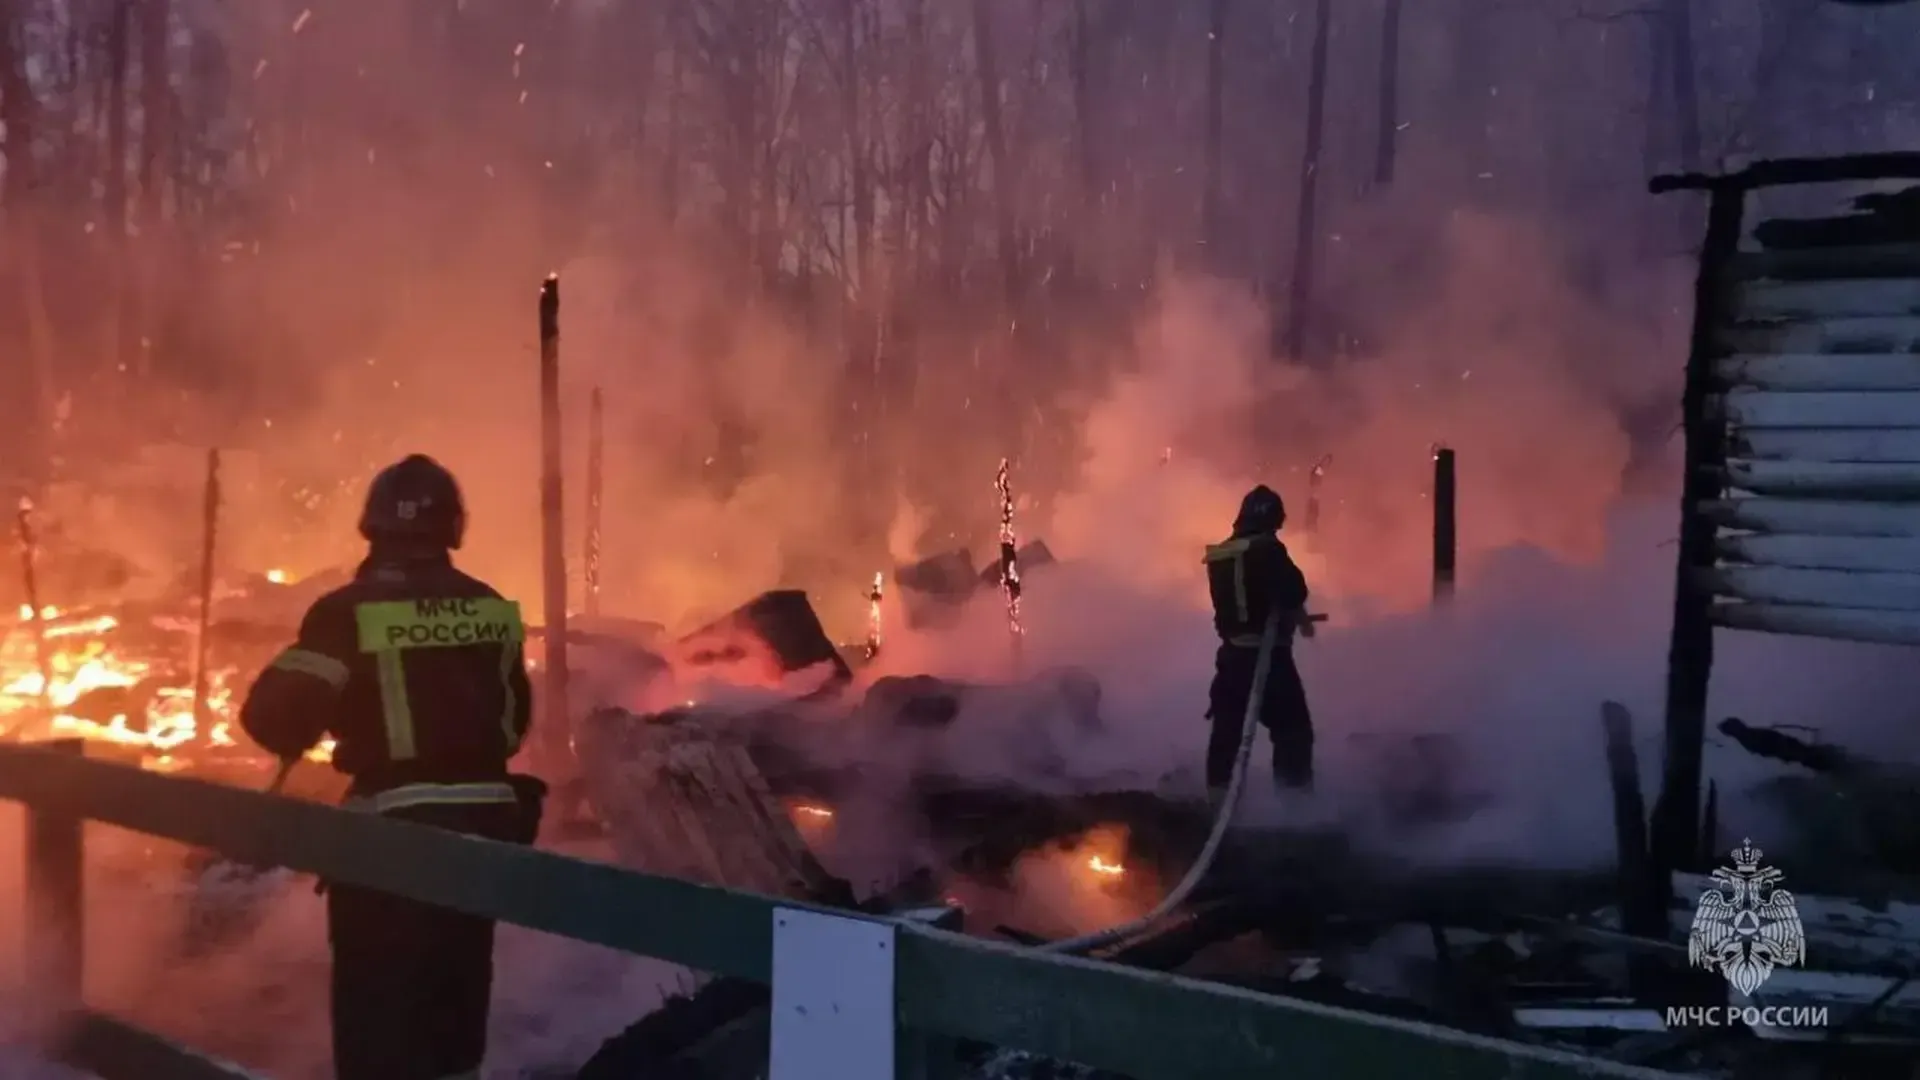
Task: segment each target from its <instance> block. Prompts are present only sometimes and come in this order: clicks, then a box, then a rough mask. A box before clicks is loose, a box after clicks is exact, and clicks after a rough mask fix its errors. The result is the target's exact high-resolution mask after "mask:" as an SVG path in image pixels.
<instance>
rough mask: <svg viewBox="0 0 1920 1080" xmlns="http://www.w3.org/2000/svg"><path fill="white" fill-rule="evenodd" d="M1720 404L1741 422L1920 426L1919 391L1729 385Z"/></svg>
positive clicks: (1729, 417) (1793, 425) (1733, 420)
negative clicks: (1791, 390) (1793, 389)
mask: <svg viewBox="0 0 1920 1080" xmlns="http://www.w3.org/2000/svg"><path fill="white" fill-rule="evenodd" d="M1717 404H1718V407H1719V411H1720V413H1721V415H1723V416H1725V417H1726V420H1727V423H1728V424H1729V425H1730V426H1733V427H1736V428H1738V427H1754V428H1849V429H1858V428H1920V393H1901V392H1898V391H1891V392H1886V393H1879V392H1869V391H1836V392H1833V393H1807V394H1796V393H1775V392H1773V391H1771V390H1730V391H1728V392H1727V393H1725V394H1722V395H1721V396H1720V399H1719V401H1718V403H1717Z"/></svg>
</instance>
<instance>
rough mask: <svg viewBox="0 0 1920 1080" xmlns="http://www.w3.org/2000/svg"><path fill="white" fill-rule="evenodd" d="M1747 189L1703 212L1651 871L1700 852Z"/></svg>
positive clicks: (1719, 197) (1719, 192)
mask: <svg viewBox="0 0 1920 1080" xmlns="http://www.w3.org/2000/svg"><path fill="white" fill-rule="evenodd" d="M1746 195H1747V192H1746V189H1745V188H1742V187H1733V188H1718V189H1715V190H1714V191H1713V193H1712V196H1711V199H1712V201H1711V202H1710V203H1709V204H1708V210H1707V235H1706V241H1705V243H1704V244H1703V245H1702V248H1701V251H1700V273H1699V276H1698V277H1697V278H1696V279H1695V282H1694V293H1693V333H1692V339H1691V342H1690V344H1689V346H1688V355H1687V375H1686V387H1685V390H1684V392H1683V393H1682V395H1681V401H1680V412H1681V422H1682V423H1683V424H1684V425H1685V429H1686V457H1685V470H1686V471H1685V473H1684V474H1683V479H1682V484H1681V495H1680V543H1679V555H1678V560H1677V562H1678V566H1677V580H1676V582H1675V585H1674V592H1673V636H1672V638H1671V639H1670V641H1669V643H1668V646H1667V700H1666V747H1665V751H1666V753H1665V761H1664V763H1663V771H1662V776H1661V782H1660V796H1659V799H1658V801H1657V802H1656V803H1655V804H1654V811H1653V834H1652V837H1651V841H1652V848H1653V869H1654V873H1655V874H1657V875H1660V877H1661V880H1666V877H1667V875H1669V874H1670V873H1671V872H1672V871H1674V870H1680V869H1684V868H1687V867H1691V866H1693V865H1695V864H1696V863H1697V862H1698V860H1699V856H1700V852H1698V851H1697V850H1695V849H1696V847H1697V846H1698V844H1699V839H1700V768H1701V756H1702V753H1703V747H1704V744H1705V741H1706V725H1707V684H1708V681H1709V679H1710V678H1711V676H1712V672H1713V624H1712V622H1711V621H1710V620H1709V617H1708V616H1709V609H1710V607H1711V605H1712V603H1713V597H1712V596H1711V595H1710V594H1709V593H1708V592H1707V591H1706V590H1705V589H1703V588H1702V587H1701V586H1700V583H1699V581H1698V579H1697V577H1696V575H1695V573H1694V571H1695V570H1696V569H1697V568H1701V567H1706V566H1710V565H1712V563H1713V545H1714V531H1715V530H1714V523H1713V521H1712V520H1711V519H1710V518H1708V517H1707V516H1706V514H1704V513H1703V512H1702V511H1701V507H1702V506H1703V504H1705V503H1707V502H1709V501H1711V500H1713V499H1715V498H1717V497H1719V495H1720V491H1721V481H1720V475H1721V471H1722V467H1723V466H1724V465H1725V462H1726V425H1725V424H1724V423H1723V422H1721V421H1720V420H1719V419H1718V418H1717V417H1716V416H1714V415H1712V414H1711V411H1710V410H1711V403H1712V396H1713V392H1714V382H1713V367H1714V361H1716V360H1717V359H1719V357H1720V356H1721V355H1722V353H1723V352H1724V350H1723V349H1721V348H1720V346H1719V345H1718V344H1717V343H1716V342H1715V340H1714V324H1715V323H1716V322H1717V321H1718V319H1719V317H1720V298H1721V292H1722V284H1723V281H1724V278H1725V271H1726V266H1727V263H1728V261H1729V259H1731V257H1732V256H1733V254H1734V252H1735V250H1736V249H1737V248H1738V247H1739V246H1740V232H1741V229H1742V220H1743V218H1744V216H1745V210H1746Z"/></svg>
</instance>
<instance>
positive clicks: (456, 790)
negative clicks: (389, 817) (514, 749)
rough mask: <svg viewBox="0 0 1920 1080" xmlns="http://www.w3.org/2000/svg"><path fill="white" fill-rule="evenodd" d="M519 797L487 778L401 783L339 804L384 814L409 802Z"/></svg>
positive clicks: (440, 803) (430, 803)
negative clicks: (474, 780)
mask: <svg viewBox="0 0 1920 1080" xmlns="http://www.w3.org/2000/svg"><path fill="white" fill-rule="evenodd" d="M519 801H520V797H519V796H518V795H515V794H514V791H513V786H512V785H511V784H507V783H505V782H502V781H492V780H488V781H480V782H477V783H471V784H402V785H400V786H399V787H397V788H389V789H388V790H386V791H382V792H380V793H378V794H375V795H362V796H358V797H356V798H351V799H348V800H347V801H345V802H343V803H341V804H340V805H341V806H343V807H345V808H346V809H348V810H367V811H371V812H373V813H376V814H386V813H391V812H392V811H395V810H404V809H406V808H407V807H409V806H475V805H486V804H490V803H517V802H519Z"/></svg>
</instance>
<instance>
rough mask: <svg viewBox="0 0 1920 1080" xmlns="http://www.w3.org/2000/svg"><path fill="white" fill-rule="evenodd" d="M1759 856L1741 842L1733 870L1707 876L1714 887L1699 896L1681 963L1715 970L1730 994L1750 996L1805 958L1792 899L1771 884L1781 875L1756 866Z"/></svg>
mask: <svg viewBox="0 0 1920 1080" xmlns="http://www.w3.org/2000/svg"><path fill="white" fill-rule="evenodd" d="M1761 854H1762V852H1761V851H1760V849H1759V848H1756V847H1754V846H1753V841H1751V840H1742V841H1741V842H1740V846H1739V847H1738V848H1735V849H1734V851H1733V866H1732V867H1731V868H1728V867H1724V866H1723V867H1719V868H1717V869H1715V870H1714V872H1713V875H1712V877H1713V881H1714V883H1715V884H1716V885H1718V886H1719V887H1718V888H1711V889H1708V890H1707V891H1706V892H1705V893H1704V894H1702V895H1701V897H1700V906H1699V907H1698V908H1697V909H1695V911H1694V913H1693V932H1692V933H1691V934H1689V935H1688V937H1687V962H1688V963H1690V964H1696V965H1698V966H1700V967H1703V968H1706V969H1707V970H1708V971H1718V972H1719V973H1720V974H1721V975H1722V976H1723V977H1725V978H1726V980H1727V982H1729V983H1731V984H1732V985H1733V988H1734V989H1735V990H1738V991H1740V992H1741V993H1742V994H1749V995H1750V994H1752V993H1753V992H1754V991H1755V990H1758V989H1759V988H1760V984H1761V983H1764V982H1766V981H1767V978H1768V976H1770V975H1772V974H1773V969H1774V968H1776V967H1792V966H1794V965H1796V964H1798V963H1800V962H1801V960H1803V959H1804V958H1805V957H1806V949H1807V936H1806V930H1805V928H1804V927H1802V926H1801V925H1800V910H1799V908H1797V907H1796V906H1794V902H1793V894H1792V893H1790V892H1788V891H1787V890H1785V889H1781V888H1776V887H1775V884H1776V883H1777V882H1779V881H1780V880H1781V878H1782V877H1783V876H1784V875H1783V874H1781V873H1780V871H1778V870H1776V869H1774V868H1773V867H1771V866H1762V865H1761V864H1760V856H1761Z"/></svg>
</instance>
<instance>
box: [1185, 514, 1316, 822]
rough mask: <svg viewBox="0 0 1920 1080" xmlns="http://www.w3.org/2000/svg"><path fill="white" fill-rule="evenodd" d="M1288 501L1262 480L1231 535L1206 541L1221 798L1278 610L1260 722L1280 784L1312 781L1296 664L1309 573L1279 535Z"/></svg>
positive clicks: (1211, 760) (1309, 736)
mask: <svg viewBox="0 0 1920 1080" xmlns="http://www.w3.org/2000/svg"><path fill="white" fill-rule="evenodd" d="M1286 520H1287V512H1286V508H1285V506H1284V505H1283V504H1282V503H1281V501H1280V496H1279V495H1278V494H1277V493H1275V492H1274V491H1273V489H1271V488H1269V487H1267V486H1266V485H1264V484H1263V485H1261V486H1259V487H1256V488H1254V489H1253V490H1252V491H1250V492H1248V493H1247V497H1246V498H1245V499H1244V500H1242V501H1241V503H1240V515H1239V517H1238V518H1236V519H1235V520H1234V523H1233V536H1232V537H1231V538H1230V539H1228V540H1226V541H1225V542H1224V543H1219V544H1213V545H1211V546H1209V547H1208V548H1207V556H1206V567H1207V587H1208V591H1209V592H1211V593H1212V596H1213V628H1214V630H1215V631H1216V632H1218V633H1219V635H1220V648H1219V650H1218V651H1217V652H1216V653H1215V654H1214V661H1213V688H1212V691H1211V693H1210V695H1209V696H1210V708H1209V709H1208V712H1207V715H1208V716H1209V717H1210V718H1211V719H1212V721H1213V732H1212V735H1211V737H1210V738H1209V739H1208V740H1207V791H1208V794H1209V795H1210V796H1211V797H1212V799H1213V801H1214V803H1215V805H1218V804H1219V803H1220V801H1221V799H1222V798H1223V797H1224V795H1225V794H1226V789H1227V785H1228V783H1229V782H1230V781H1231V780H1232V778H1233V761H1234V756H1235V754H1236V753H1237V752H1238V751H1239V749H1240V736H1241V734H1242V732H1243V730H1244V729H1243V728H1242V726H1241V725H1242V724H1243V723H1244V722H1245V719H1246V714H1247V704H1248V701H1249V699H1250V698H1251V697H1252V695H1253V678H1254V669H1255V667H1256V666H1257V665H1258V663H1259V658H1260V636H1261V634H1262V632H1263V631H1264V630H1265V629H1266V622H1267V616H1268V614H1269V613H1270V612H1273V611H1275V610H1278V611H1279V613H1280V627H1279V636H1278V637H1277V638H1276V640H1275V643H1274V649H1273V659H1272V660H1271V661H1270V662H1269V665H1268V669H1267V685H1266V691H1265V693H1264V695H1263V696H1262V698H1261V701H1260V715H1259V717H1258V719H1259V722H1260V724H1261V726H1263V727H1265V728H1266V729H1267V734H1268V735H1269V736H1271V737H1272V739H1273V776H1274V780H1275V781H1276V782H1277V783H1278V784H1280V785H1281V786H1282V787H1289V788H1307V787H1310V786H1312V784H1313V718H1312V716H1311V714H1309V713H1308V711H1307V691H1306V687H1305V686H1303V685H1302V684H1301V682H1300V670H1299V669H1298V668H1296V667H1295V666H1294V663H1293V635H1294V632H1295V631H1296V630H1298V631H1299V632H1301V633H1303V634H1305V635H1307V636H1309V637H1310V636H1312V634H1313V623H1312V622H1311V621H1310V620H1309V618H1308V616H1307V613H1306V605H1307V579H1306V576H1305V575H1304V574H1302V573H1301V572H1300V568H1299V567H1298V566H1296V565H1294V562H1293V557H1292V556H1291V555H1288V554H1287V547H1286V545H1285V544H1282V543H1281V542H1280V537H1279V535H1278V534H1279V532H1280V526H1281V525H1282V524H1284V523H1285V522H1286Z"/></svg>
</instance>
